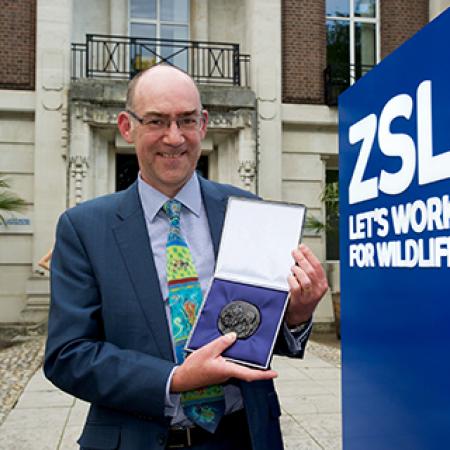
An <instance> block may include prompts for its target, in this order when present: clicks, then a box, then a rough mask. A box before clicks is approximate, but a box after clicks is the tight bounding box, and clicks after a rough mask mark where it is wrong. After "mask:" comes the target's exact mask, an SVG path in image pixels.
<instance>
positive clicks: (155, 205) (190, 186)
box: [138, 172, 202, 222]
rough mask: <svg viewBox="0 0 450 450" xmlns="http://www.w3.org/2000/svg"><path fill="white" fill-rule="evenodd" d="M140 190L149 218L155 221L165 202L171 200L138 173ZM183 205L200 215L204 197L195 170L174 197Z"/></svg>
mask: <svg viewBox="0 0 450 450" xmlns="http://www.w3.org/2000/svg"><path fill="white" fill-rule="evenodd" d="M138 191H139V197H140V199H141V203H142V208H143V209H144V214H145V216H146V217H147V220H148V221H150V222H153V221H154V220H155V217H156V215H157V214H158V212H159V211H160V210H161V208H162V206H163V205H164V203H166V201H167V200H170V199H169V197H167V196H166V195H164V194H163V193H162V192H160V191H158V190H157V189H155V188H154V187H153V186H150V185H149V184H148V183H146V182H145V181H144V180H143V179H142V178H141V174H140V173H139V175H138ZM174 198H175V199H176V200H178V201H179V202H180V203H181V204H182V205H183V206H185V207H186V208H188V209H189V210H190V211H191V212H192V213H193V214H195V215H196V216H197V217H199V216H200V210H201V205H202V197H201V191H200V183H199V181H198V177H197V173H196V172H194V173H193V174H192V176H191V178H190V179H189V180H188V182H187V183H186V184H185V185H184V186H183V187H182V188H181V190H180V191H179V192H178V193H177V195H175V197H174Z"/></svg>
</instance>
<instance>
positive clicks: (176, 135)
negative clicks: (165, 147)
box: [164, 120, 185, 145]
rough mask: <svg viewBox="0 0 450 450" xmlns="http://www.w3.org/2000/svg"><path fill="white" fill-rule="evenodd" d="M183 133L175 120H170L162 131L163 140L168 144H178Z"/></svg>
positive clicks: (181, 139) (182, 138)
mask: <svg viewBox="0 0 450 450" xmlns="http://www.w3.org/2000/svg"><path fill="white" fill-rule="evenodd" d="M184 140H185V139H184V135H183V133H182V131H181V130H180V128H179V127H178V124H177V122H176V121H175V120H172V121H171V122H170V125H169V128H167V130H166V131H165V133H164V142H165V143H166V144H169V145H180V144H182V143H183V142H184Z"/></svg>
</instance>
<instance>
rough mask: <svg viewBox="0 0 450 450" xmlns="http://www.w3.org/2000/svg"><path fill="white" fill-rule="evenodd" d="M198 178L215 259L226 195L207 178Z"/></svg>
mask: <svg viewBox="0 0 450 450" xmlns="http://www.w3.org/2000/svg"><path fill="white" fill-rule="evenodd" d="M198 178H199V180H200V188H201V191H202V197H203V205H204V206H205V210H206V215H207V216H208V223H209V229H210V233H211V240H212V243H213V247H214V256H215V257H216V259H217V254H218V252H219V244H220V238H221V236H222V228H223V221H224V219H225V211H226V207H227V197H226V196H224V195H223V193H222V192H221V191H220V190H219V189H218V188H217V187H216V186H215V185H214V184H212V183H211V182H209V181H208V180H205V179H204V178H202V177H200V176H199V177H198Z"/></svg>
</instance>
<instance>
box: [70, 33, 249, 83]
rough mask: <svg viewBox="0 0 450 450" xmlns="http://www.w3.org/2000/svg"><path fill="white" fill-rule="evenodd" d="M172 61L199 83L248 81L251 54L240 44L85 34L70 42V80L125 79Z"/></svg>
mask: <svg viewBox="0 0 450 450" xmlns="http://www.w3.org/2000/svg"><path fill="white" fill-rule="evenodd" d="M160 63H167V64H172V65H174V66H176V67H178V68H180V69H182V70H184V71H185V72H187V73H189V75H191V76H192V78H193V79H194V80H195V81H196V82H197V83H201V84H222V85H232V86H245V87H248V86H249V84H250V80H249V73H250V56H249V55H246V54H241V53H240V52H239V44H230V43H224V42H202V41H184V40H176V39H151V38H137V37H129V36H107V35H95V34H87V35H86V42H85V43H84V44H83V43H74V44H72V80H77V79H80V78H109V79H117V80H123V79H125V80H127V79H130V78H132V77H133V76H134V75H136V73H138V72H140V71H141V70H144V69H147V68H149V67H151V66H153V65H155V64H160Z"/></svg>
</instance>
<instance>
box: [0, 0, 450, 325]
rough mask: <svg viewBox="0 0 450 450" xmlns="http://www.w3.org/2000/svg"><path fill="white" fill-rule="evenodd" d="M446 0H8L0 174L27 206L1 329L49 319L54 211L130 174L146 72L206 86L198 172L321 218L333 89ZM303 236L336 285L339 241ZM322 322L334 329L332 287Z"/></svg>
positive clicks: (0, 276)
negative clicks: (186, 76)
mask: <svg viewBox="0 0 450 450" xmlns="http://www.w3.org/2000/svg"><path fill="white" fill-rule="evenodd" d="M449 4H450V2H449V1H448V0H430V1H428V0H417V1H415V2H414V7H411V2H410V1H407V0H389V1H388V0H364V1H356V0H321V1H317V0H282V1H269V0H264V1H260V0H258V1H257V0H246V1H240V0H230V1H227V2H222V1H220V0H209V1H208V2H205V1H203V0H190V1H189V0H179V1H177V2H163V0H148V2H147V4H146V3H145V2H143V1H135V0H129V1H123V0H97V1H96V2H91V1H89V0H76V1H75V0H73V1H71V0H59V1H58V2H54V1H50V0H16V1H12V0H4V1H3V2H2V7H1V9H0V54H1V55H2V64H1V66H0V175H1V176H7V177H8V178H9V179H10V180H11V183H12V188H13V190H14V191H15V192H17V193H18V194H20V195H21V196H22V197H23V198H24V199H25V200H26V201H27V203H28V208H27V210H26V211H24V212H23V213H22V214H15V216H14V217H12V216H8V215H7V218H9V220H8V222H9V225H8V226H7V227H5V226H0V286H1V288H0V322H1V323H2V324H4V325H10V324H35V323H39V322H40V321H42V320H45V317H46V311H47V307H48V296H49V293H48V274H47V273H46V272H45V271H44V270H42V269H41V268H39V267H38V265H37V261H38V260H39V259H40V257H41V256H42V255H44V254H45V253H46V252H47V251H48V249H49V248H51V247H52V244H53V236H54V227H55V224H56V220H57V217H58V216H59V214H60V213H61V212H62V211H63V210H64V209H65V208H67V207H70V206H73V205H75V204H77V203H79V202H80V201H83V200H85V199H88V198H91V197H94V196H98V195H101V194H104V193H108V192H113V191H115V190H117V189H121V188H123V187H125V186H126V185H127V184H129V182H130V181H131V180H132V179H133V178H134V177H135V175H136V162H135V159H134V155H133V150H132V149H131V148H130V147H129V146H128V145H127V144H126V143H125V142H124V141H123V140H122V139H121V138H120V135H119V134H118V132H117V130H116V126H115V121H116V116H117V113H118V111H120V109H121V108H122V107H123V103H124V99H125V91H126V83H127V79H128V78H129V77H130V76H131V75H132V74H133V73H135V72H136V71H137V70H139V69H142V68H144V67H147V66H149V65H151V64H154V63H156V62H158V61H160V60H161V59H166V60H168V61H170V62H171V63H173V64H176V65H178V66H179V67H181V68H183V69H185V70H187V71H188V72H189V73H191V74H192V75H193V77H194V78H195V79H196V80H197V81H198V83H199V85H200V89H201V93H202V98H203V102H204V104H205V107H207V108H208V109H209V111H210V116H211V122H210V128H209V130H210V131H209V133H208V136H207V139H206V140H205V141H204V143H203V148H202V151H203V156H202V159H201V166H200V170H201V171H202V172H203V174H205V175H206V176H208V177H209V178H211V179H214V180H217V181H221V182H228V183H232V184H236V185H240V186H241V187H244V188H246V189H249V190H251V191H254V192H257V193H258V194H259V195H261V196H263V197H265V198H267V199H275V200H285V201H293V202H299V203H304V204H306V205H307V206H308V208H309V212H310V214H311V215H313V216H315V217H318V218H321V219H322V220H323V219H324V218H325V215H326V211H325V206H324V205H323V204H322V203H321V200H320V196H321V192H322V191H323V189H324V187H325V185H326V183H327V182H333V181H335V180H336V178H337V163H338V143H337V141H338V140H337V108H336V102H337V95H338V94H339V92H341V91H342V90H343V89H345V88H346V87H348V86H349V85H350V84H352V83H353V82H355V80H356V79H358V78H359V77H361V76H363V75H364V73H365V72H367V71H368V70H370V68H371V67H372V66H373V65H374V64H376V63H377V62H379V61H380V59H381V58H383V57H385V56H387V55H388V54H389V53H390V52H392V51H393V50H394V49H395V48H396V47H397V46H398V45H400V44H401V43H402V42H404V41H405V39H407V38H409V37H410V36H411V35H412V34H414V33H415V32H416V31H418V30H419V29H420V28H421V27H423V26H424V25H425V24H426V23H427V22H428V21H429V20H430V19H431V18H433V17H434V16H435V15H437V14H439V12H441V11H442V10H443V9H445V8H446V7H448V6H449ZM175 5H176V7H175ZM304 239H305V241H306V242H307V243H308V244H309V245H310V246H311V247H312V248H313V250H314V251H315V253H316V254H317V255H318V256H319V257H320V259H321V260H322V261H323V262H324V264H326V266H327V268H328V270H329V274H330V282H331V286H332V292H333V293H338V292H339V283H338V276H337V274H338V261H337V257H338V256H337V253H336V252H337V246H336V239H332V238H330V236H328V240H327V236H325V235H324V234H321V233H315V232H312V231H310V230H309V231H306V233H305V236H304ZM316 320H317V321H319V322H322V323H331V322H332V320H333V312H332V307H331V295H328V297H327V299H326V300H325V301H324V302H323V303H322V304H321V306H320V308H319V310H318V311H317V314H316Z"/></svg>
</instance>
